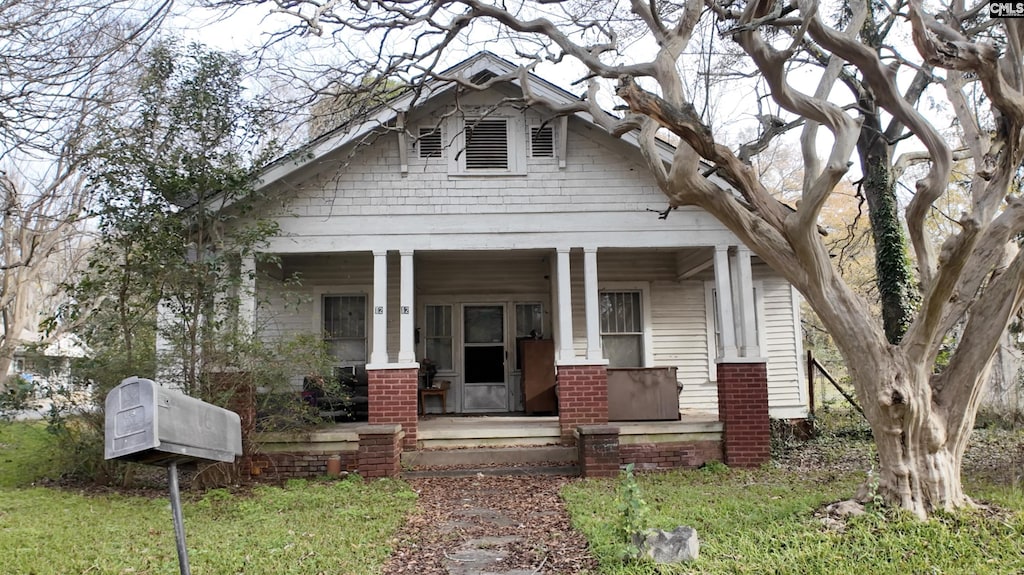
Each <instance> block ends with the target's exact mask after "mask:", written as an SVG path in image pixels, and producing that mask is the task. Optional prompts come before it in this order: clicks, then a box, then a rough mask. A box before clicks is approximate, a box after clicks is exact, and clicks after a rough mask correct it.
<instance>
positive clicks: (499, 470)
mask: <svg viewBox="0 0 1024 575" xmlns="http://www.w3.org/2000/svg"><path fill="white" fill-rule="evenodd" d="M579 474H580V468H579V466H578V465H522V466H519V467H453V468H443V469H442V468H431V467H428V468H424V469H415V470H411V471H403V472H402V477H403V478H405V479H411V478H414V477H474V476H477V475H490V476H499V477H507V476H523V475H557V476H568V477H576V476H578V475H579Z"/></svg>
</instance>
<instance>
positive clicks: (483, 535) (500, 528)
mask: <svg viewBox="0 0 1024 575" xmlns="http://www.w3.org/2000/svg"><path fill="white" fill-rule="evenodd" d="M570 481H572V479H570V478H567V477H537V476H527V477H492V476H483V475H477V476H475V477H431V478H419V479H411V480H410V481H409V483H410V484H411V485H412V487H413V489H415V490H416V491H417V492H418V493H419V501H418V503H417V513H416V514H415V515H413V516H412V517H411V518H410V519H409V521H408V523H407V524H406V525H405V527H403V528H402V530H401V531H400V532H399V535H398V538H399V542H398V549H397V550H396V552H395V553H394V554H393V555H392V556H391V560H390V561H389V562H388V563H387V565H385V567H384V573H385V574H386V575H397V574H410V573H416V574H423V575H499V574H500V575H542V574H543V575H556V574H557V575H563V574H564V575H571V574H576V573H585V572H587V571H595V570H596V562H595V561H594V559H593V558H592V557H591V556H590V554H589V553H588V551H587V543H586V540H584V538H583V536H582V535H580V534H579V533H577V532H575V531H573V529H572V528H571V527H570V525H569V516H568V514H567V513H566V511H565V508H564V506H563V505H562V500H561V498H560V497H559V496H558V492H559V490H560V489H561V488H562V486H563V485H565V484H566V483H568V482H570Z"/></svg>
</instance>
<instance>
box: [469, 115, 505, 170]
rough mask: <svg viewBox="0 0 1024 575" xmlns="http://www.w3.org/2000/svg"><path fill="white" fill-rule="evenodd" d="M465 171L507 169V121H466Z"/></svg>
mask: <svg viewBox="0 0 1024 575" xmlns="http://www.w3.org/2000/svg"><path fill="white" fill-rule="evenodd" d="M466 169H467V170H507V169H508V121H507V120H504V119H481V120H475V121H474V120H470V119H467V120H466Z"/></svg>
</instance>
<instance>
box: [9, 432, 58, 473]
mask: <svg viewBox="0 0 1024 575" xmlns="http://www.w3.org/2000/svg"><path fill="white" fill-rule="evenodd" d="M54 445H55V438H54V436H53V434H52V433H50V432H49V431H47V430H46V424H45V423H9V422H3V421H0V489H2V488H6V487H18V486H23V485H29V484H30V483H32V482H33V481H36V480H37V479H40V478H41V477H46V476H52V475H54V474H55V473H56V472H57V461H58V460H57V457H56V453H55V451H54Z"/></svg>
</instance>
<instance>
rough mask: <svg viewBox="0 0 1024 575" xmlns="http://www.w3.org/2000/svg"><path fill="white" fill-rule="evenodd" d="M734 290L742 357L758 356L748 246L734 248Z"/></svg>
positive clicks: (759, 354) (759, 351)
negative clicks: (737, 307) (735, 272)
mask: <svg viewBox="0 0 1024 575" xmlns="http://www.w3.org/2000/svg"><path fill="white" fill-rule="evenodd" d="M736 271H737V272H738V273H737V274H736V291H737V295H738V296H739V297H738V298H736V299H737V300H738V302H739V322H738V323H739V338H738V339H739V345H740V355H741V356H742V357H760V356H761V350H760V347H759V346H758V344H757V317H756V316H755V315H754V314H755V310H754V277H753V273H752V272H751V270H750V248H748V247H746V246H739V247H738V248H737V249H736Z"/></svg>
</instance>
